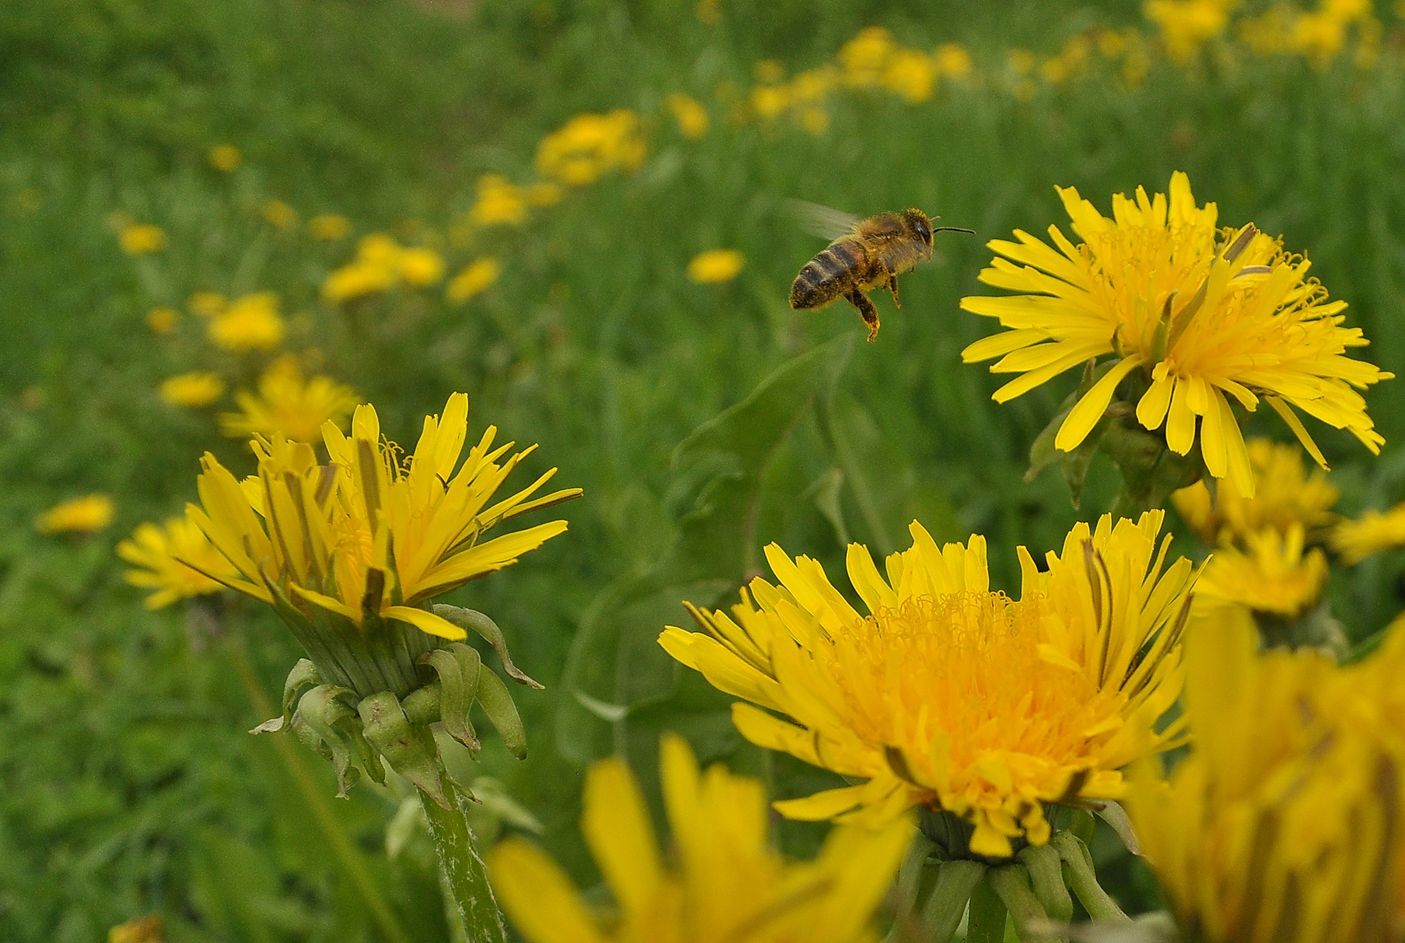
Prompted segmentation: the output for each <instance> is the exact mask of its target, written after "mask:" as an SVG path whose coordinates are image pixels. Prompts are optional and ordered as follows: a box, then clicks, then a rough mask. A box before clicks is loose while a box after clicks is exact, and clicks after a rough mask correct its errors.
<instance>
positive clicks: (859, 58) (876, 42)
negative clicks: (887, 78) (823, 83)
mask: <svg viewBox="0 0 1405 943" xmlns="http://www.w3.org/2000/svg"><path fill="white" fill-rule="evenodd" d="M897 49H898V44H897V43H896V42H895V41H894V40H893V34H892V33H890V32H888V31H887V30H886V29H884V28H883V27H881V26H869V27H865V28H864V29H861V30H859V32H858V34H857V35H855V36H854V38H853V39H850V40H849V41H848V42H846V43H844V45H842V46H840V47H839V52H838V54H837V56H836V58H838V60H839V68H840V71H841V72H843V75H844V83H845V84H846V85H851V86H856V87H865V88H874V87H877V86H878V85H881V84H882V82H883V73H884V72H885V71H886V69H887V67H888V61H889V57H891V56H892V55H893V53H895V52H896V51H897Z"/></svg>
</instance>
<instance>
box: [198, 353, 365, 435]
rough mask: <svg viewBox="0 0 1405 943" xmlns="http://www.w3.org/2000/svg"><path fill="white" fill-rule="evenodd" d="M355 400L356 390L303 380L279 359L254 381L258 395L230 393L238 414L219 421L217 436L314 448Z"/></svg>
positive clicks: (287, 360)
mask: <svg viewBox="0 0 1405 943" xmlns="http://www.w3.org/2000/svg"><path fill="white" fill-rule="evenodd" d="M359 399H360V397H359V396H357V394H356V391H355V390H353V389H351V387H349V386H344V385H343V384H341V383H338V382H337V381H336V380H333V379H332V378H331V377H328V376H313V377H304V376H303V372H302V368H301V367H300V366H298V362H297V360H296V359H294V358H292V357H283V358H280V359H279V360H278V361H276V362H274V363H273V364H272V365H271V366H269V368H268V369H267V370H265V371H264V372H263V375H262V376H260V377H259V383H258V392H257V393H251V392H249V391H248V390H237V391H236V392H235V394H234V402H235V404H236V405H237V406H238V407H239V411H238V412H233V413H223V414H221V415H220V417H219V422H220V431H221V432H223V433H224V434H225V435H227V436H233V437H234V438H250V437H252V436H265V437H273V436H281V437H282V438H285V439H291V440H293V441H295V442H316V441H317V440H318V438H320V436H321V433H322V428H323V425H324V424H325V423H328V422H330V423H332V424H333V425H335V426H336V427H337V428H342V427H343V426H344V425H345V423H346V417H347V416H350V415H351V411H352V410H353V409H355V408H356V404H357V401H358V400H359Z"/></svg>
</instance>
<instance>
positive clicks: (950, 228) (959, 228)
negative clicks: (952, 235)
mask: <svg viewBox="0 0 1405 943" xmlns="http://www.w3.org/2000/svg"><path fill="white" fill-rule="evenodd" d="M932 232H964V233H970V234H971V235H973V236H974V235H975V234H976V231H975V230H974V229H967V228H966V227H965V226H938V227H936V228H935V229H933V230H932Z"/></svg>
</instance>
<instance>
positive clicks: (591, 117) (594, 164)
mask: <svg viewBox="0 0 1405 943" xmlns="http://www.w3.org/2000/svg"><path fill="white" fill-rule="evenodd" d="M644 154H645V147H644V135H643V131H642V129H641V127H640V122H639V116H638V115H637V114H636V113H635V112H633V111H630V110H629V109H627V108H619V109H616V110H614V111H612V112H609V113H608V114H582V115H576V116H575V117H574V118H572V119H571V120H570V121H568V122H566V123H565V124H564V125H562V126H561V127H560V128H558V129H557V130H555V131H553V132H551V133H550V134H548V135H547V136H546V137H544V138H542V140H541V143H540V144H538V145H537V156H536V169H537V173H539V174H540V175H541V176H543V177H545V178H546V179H548V180H553V181H555V182H557V183H560V184H564V185H565V186H568V187H579V186H584V185H586V184H589V183H594V182H595V181H596V180H598V179H599V178H600V177H602V176H604V175H605V174H606V173H608V172H610V171H612V170H633V169H634V168H636V167H638V166H639V165H640V164H642V163H643V162H644Z"/></svg>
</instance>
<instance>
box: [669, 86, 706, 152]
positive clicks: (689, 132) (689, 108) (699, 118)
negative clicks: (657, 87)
mask: <svg viewBox="0 0 1405 943" xmlns="http://www.w3.org/2000/svg"><path fill="white" fill-rule="evenodd" d="M664 105H666V106H667V108H668V110H669V113H670V114H671V115H673V120H674V121H675V122H676V123H677V124H678V133H679V134H681V135H683V136H684V137H685V138H689V139H690V140H696V139H697V138H700V137H702V136H703V135H704V134H706V133H707V126H708V124H709V120H708V117H707V109H706V108H704V107H703V106H702V104H701V103H700V102H699V101H698V100H697V99H696V98H693V97H691V96H689V95H684V94H682V93H681V92H674V93H673V94H670V95H668V96H666V97H665V98H664Z"/></svg>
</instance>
